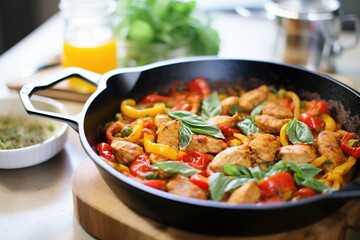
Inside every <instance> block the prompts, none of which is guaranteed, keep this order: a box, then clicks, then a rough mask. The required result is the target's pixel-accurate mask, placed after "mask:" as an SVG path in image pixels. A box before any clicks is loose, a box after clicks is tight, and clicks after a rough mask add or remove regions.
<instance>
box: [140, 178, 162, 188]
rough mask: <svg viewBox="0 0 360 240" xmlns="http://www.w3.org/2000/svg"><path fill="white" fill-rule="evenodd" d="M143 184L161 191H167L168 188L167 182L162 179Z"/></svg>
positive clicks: (147, 181)
mask: <svg viewBox="0 0 360 240" xmlns="http://www.w3.org/2000/svg"><path fill="white" fill-rule="evenodd" d="M142 183H143V184H145V185H146V186H149V187H152V188H156V189H159V190H165V188H166V181H164V180H160V179H150V180H143V181H142Z"/></svg>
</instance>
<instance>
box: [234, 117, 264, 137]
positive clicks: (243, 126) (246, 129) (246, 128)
mask: <svg viewBox="0 0 360 240" xmlns="http://www.w3.org/2000/svg"><path fill="white" fill-rule="evenodd" d="M236 127H238V128H239V129H240V130H241V131H242V132H243V133H244V134H245V135H246V136H249V135H250V134H253V133H257V132H259V129H258V128H257V127H256V125H255V124H254V123H253V122H252V121H251V120H250V119H245V120H243V121H241V122H237V123H236Z"/></svg>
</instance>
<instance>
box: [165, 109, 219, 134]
mask: <svg viewBox="0 0 360 240" xmlns="http://www.w3.org/2000/svg"><path fill="white" fill-rule="evenodd" d="M165 112H166V114H167V115H169V117H171V118H173V119H176V120H178V121H180V123H181V125H183V126H186V127H188V128H189V129H190V130H191V131H192V132H194V133H199V134H204V135H208V136H212V137H215V138H221V139H224V138H225V137H224V135H223V134H222V132H221V131H220V129H219V128H218V127H217V126H215V125H214V124H212V123H208V122H206V121H204V119H202V118H201V117H200V116H198V115H196V114H193V113H190V112H187V111H174V112H171V111H165ZM181 134H189V133H188V131H187V132H186V133H185V131H183V133H181Z"/></svg>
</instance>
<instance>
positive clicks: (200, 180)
mask: <svg viewBox="0 0 360 240" xmlns="http://www.w3.org/2000/svg"><path fill="white" fill-rule="evenodd" d="M190 181H191V182H192V183H194V184H195V185H197V186H199V187H200V188H202V189H204V190H209V182H208V179H207V178H206V177H204V176H203V175H201V174H199V173H196V174H194V175H192V176H191V177H190Z"/></svg>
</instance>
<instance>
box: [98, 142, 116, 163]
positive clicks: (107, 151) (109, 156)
mask: <svg viewBox="0 0 360 240" xmlns="http://www.w3.org/2000/svg"><path fill="white" fill-rule="evenodd" d="M97 151H98V152H99V154H100V156H102V157H103V158H105V159H106V160H109V161H110V162H115V156H114V154H113V153H112V149H111V146H110V145H109V144H108V143H105V142H101V143H99V144H98V145H97Z"/></svg>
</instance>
